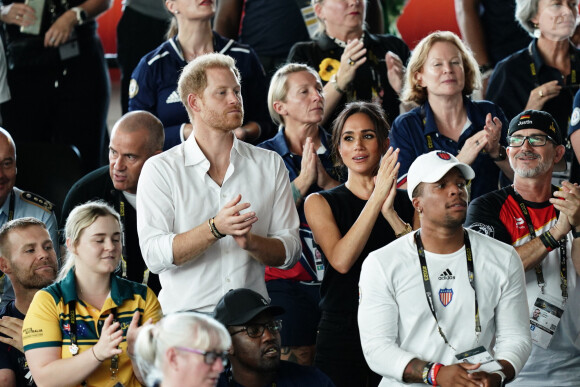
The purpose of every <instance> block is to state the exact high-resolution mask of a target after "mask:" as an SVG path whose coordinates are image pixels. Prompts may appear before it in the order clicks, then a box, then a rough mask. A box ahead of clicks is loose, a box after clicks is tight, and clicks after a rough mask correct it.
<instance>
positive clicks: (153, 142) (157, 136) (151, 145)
mask: <svg viewBox="0 0 580 387" xmlns="http://www.w3.org/2000/svg"><path fill="white" fill-rule="evenodd" d="M118 131H121V132H123V133H133V132H137V131H145V132H147V141H146V142H147V149H148V150H149V151H150V152H151V153H152V154H154V153H156V152H157V151H162V150H163V143H164V142H165V130H164V129H163V124H162V123H161V121H160V120H159V118H157V117H155V116H154V115H153V114H151V113H149V112H147V111H145V110H135V111H132V112H129V113H126V114H125V115H123V116H122V117H121V118H119V120H118V121H117V122H116V123H115V126H113V130H112V131H111V139H113V137H115V133H116V132H118Z"/></svg>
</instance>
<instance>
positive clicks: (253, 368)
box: [214, 289, 334, 387]
mask: <svg viewBox="0 0 580 387" xmlns="http://www.w3.org/2000/svg"><path fill="white" fill-rule="evenodd" d="M283 313H284V309H283V308H281V307H279V306H274V305H270V302H269V301H268V300H266V299H265V298H264V297H263V296H262V295H260V294H259V293H257V292H255V291H253V290H250V289H235V290H230V291H229V292H228V293H226V294H225V295H224V296H223V297H222V299H221V300H220V301H219V302H218V304H217V306H216V308H215V310H214V318H215V319H216V320H218V321H219V322H221V323H222V324H224V325H225V326H226V328H227V329H228V332H230V335H231V336H232V348H230V354H229V360H230V367H228V368H227V369H226V370H225V371H224V372H223V373H222V375H221V376H220V380H219V382H218V387H253V386H259V387H261V386H271V385H276V386H277V387H283V386H288V387H291V386H296V387H297V386H306V387H308V386H321V387H330V386H334V384H332V382H331V381H330V379H329V378H328V377H327V376H326V375H324V374H323V373H322V372H321V371H320V370H318V369H316V368H314V367H305V366H301V365H298V364H296V363H292V362H287V361H283V360H280V346H281V340H280V330H281V329H282V321H281V320H276V319H275V317H276V316H279V315H281V314H283Z"/></svg>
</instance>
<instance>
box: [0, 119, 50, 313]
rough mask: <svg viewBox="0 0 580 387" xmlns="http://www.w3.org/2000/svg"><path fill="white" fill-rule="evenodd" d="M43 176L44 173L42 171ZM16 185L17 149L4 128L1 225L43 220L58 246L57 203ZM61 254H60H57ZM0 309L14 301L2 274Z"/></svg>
mask: <svg viewBox="0 0 580 387" xmlns="http://www.w3.org/2000/svg"><path fill="white" fill-rule="evenodd" d="M39 173H43V172H41V171H40V169H39ZM15 183H16V146H15V145H14V140H12V136H10V133H8V131H6V130H5V129H3V128H0V226H1V225H3V224H4V223H7V222H9V221H11V220H13V219H18V218H24V217H28V216H31V217H33V218H36V219H38V220H40V221H42V222H43V223H44V224H45V225H46V228H47V229H48V231H49V233H50V236H51V239H52V241H53V243H55V244H57V243H58V226H57V223H56V216H55V215H54V212H53V204H52V203H51V202H49V201H48V200H46V199H44V198H42V197H40V196H38V195H36V194H33V193H32V192H27V191H22V190H21V189H19V188H17V187H15V186H14V184H15ZM57 253H58V252H57ZM0 299H1V301H0V308H2V307H4V306H5V305H6V304H7V303H8V302H10V301H12V300H14V290H13V289H12V284H11V283H10V278H8V277H7V276H5V275H4V273H2V272H0Z"/></svg>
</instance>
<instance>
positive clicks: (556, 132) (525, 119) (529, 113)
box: [508, 110, 562, 145]
mask: <svg viewBox="0 0 580 387" xmlns="http://www.w3.org/2000/svg"><path fill="white" fill-rule="evenodd" d="M522 129H538V130H541V131H542V132H544V133H546V134H547V135H548V136H550V138H552V140H554V141H555V142H556V144H557V145H562V132H560V128H559V127H558V123H557V122H556V120H554V117H552V115H551V114H550V113H547V112H544V111H540V110H525V111H523V112H521V113H520V114H518V115H517V116H515V117H514V118H513V119H512V121H511V122H510V127H509V130H508V136H511V135H513V134H514V133H515V132H517V131H518V130H522Z"/></svg>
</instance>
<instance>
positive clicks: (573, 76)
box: [528, 41, 578, 87]
mask: <svg viewBox="0 0 580 387" xmlns="http://www.w3.org/2000/svg"><path fill="white" fill-rule="evenodd" d="M533 44H534V42H533V41H532V42H531V43H530V44H529V46H528V55H529V56H530V73H531V74H532V77H533V78H534V87H538V86H540V77H539V76H538V71H537V69H536V65H535V63H534V54H533V50H532V46H533ZM570 64H571V66H570V67H571V68H570V82H572V84H571V85H570V86H575V85H577V84H578V80H577V77H576V54H575V53H574V52H571V53H570Z"/></svg>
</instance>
